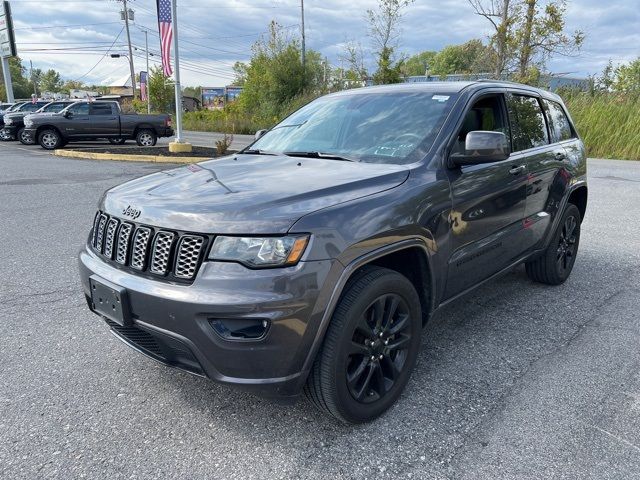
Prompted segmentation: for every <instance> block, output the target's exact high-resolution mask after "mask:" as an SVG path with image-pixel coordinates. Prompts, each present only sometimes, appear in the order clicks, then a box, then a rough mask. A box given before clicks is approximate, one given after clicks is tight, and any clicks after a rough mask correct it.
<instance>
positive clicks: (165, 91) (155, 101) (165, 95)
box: [149, 67, 175, 113]
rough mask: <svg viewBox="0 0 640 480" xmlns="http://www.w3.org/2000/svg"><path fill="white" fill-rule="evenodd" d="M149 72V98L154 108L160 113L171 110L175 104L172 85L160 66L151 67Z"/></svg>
mask: <svg viewBox="0 0 640 480" xmlns="http://www.w3.org/2000/svg"><path fill="white" fill-rule="evenodd" d="M150 70H151V72H150V74H149V99H150V100H151V105H152V107H153V109H154V110H156V111H158V112H162V113H169V112H171V111H173V107H174V105H175V97H174V92H175V89H174V86H173V84H172V83H171V82H170V81H169V77H167V76H165V74H164V72H163V71H162V68H160V67H151V69H150Z"/></svg>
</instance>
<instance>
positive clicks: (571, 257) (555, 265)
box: [525, 203, 581, 285]
mask: <svg viewBox="0 0 640 480" xmlns="http://www.w3.org/2000/svg"><path fill="white" fill-rule="evenodd" d="M580 223H581V218H580V210H578V207H576V206H575V205H573V204H572V203H570V204H569V205H568V206H567V208H566V210H565V212H564V215H562V218H561V219H560V225H559V227H558V230H557V231H556V232H555V234H554V236H553V239H552V240H551V243H550V244H549V246H548V247H547V249H546V250H545V251H544V253H543V254H542V255H541V256H540V257H538V258H536V259H535V260H532V261H530V262H527V263H525V269H526V271H527V275H528V276H529V278H530V279H531V280H533V281H535V282H539V283H546V284H547V285H560V284H561V283H564V282H565V280H566V279H567V278H569V275H570V274H571V270H573V265H574V264H575V262H576V255H577V254H578V245H579V244H580Z"/></svg>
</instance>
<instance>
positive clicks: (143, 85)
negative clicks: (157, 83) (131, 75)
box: [140, 72, 149, 102]
mask: <svg viewBox="0 0 640 480" xmlns="http://www.w3.org/2000/svg"><path fill="white" fill-rule="evenodd" d="M148 81H149V74H148V73H147V72H140V100H142V101H143V102H146V101H147V100H148V97H147V82H148Z"/></svg>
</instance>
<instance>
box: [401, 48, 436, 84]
mask: <svg viewBox="0 0 640 480" xmlns="http://www.w3.org/2000/svg"><path fill="white" fill-rule="evenodd" d="M437 54H438V52H434V51H431V50H426V51H424V52H421V53H418V54H417V55H414V56H413V57H409V58H408V59H406V60H405V61H404V64H403V66H402V73H403V75H406V76H407V77H414V76H418V75H425V74H426V73H427V71H429V73H431V68H432V62H433V59H434V57H435V56H436V55H437Z"/></svg>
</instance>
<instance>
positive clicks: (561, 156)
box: [554, 152, 567, 160]
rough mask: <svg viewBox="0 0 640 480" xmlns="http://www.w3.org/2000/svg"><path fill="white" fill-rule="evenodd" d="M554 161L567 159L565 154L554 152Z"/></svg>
mask: <svg viewBox="0 0 640 480" xmlns="http://www.w3.org/2000/svg"><path fill="white" fill-rule="evenodd" d="M554 156H555V158H556V160H566V159H567V154H566V153H564V152H555V154H554Z"/></svg>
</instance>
